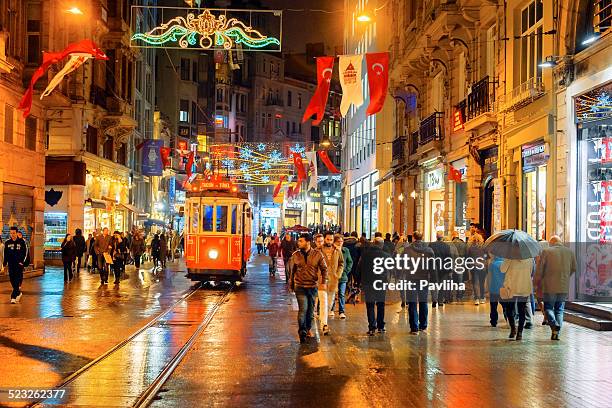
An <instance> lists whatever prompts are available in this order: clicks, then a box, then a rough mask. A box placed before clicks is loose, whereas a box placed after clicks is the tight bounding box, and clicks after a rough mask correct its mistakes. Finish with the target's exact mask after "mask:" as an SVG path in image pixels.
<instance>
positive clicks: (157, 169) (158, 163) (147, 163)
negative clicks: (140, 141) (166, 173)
mask: <svg viewBox="0 0 612 408" xmlns="http://www.w3.org/2000/svg"><path fill="white" fill-rule="evenodd" d="M163 144H164V141H163V140H145V141H144V146H143V148H142V174H143V175H144V176H161V175H162V172H163V167H162V160H161V154H160V149H161V148H162V147H163Z"/></svg>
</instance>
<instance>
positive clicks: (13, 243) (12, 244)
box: [3, 227, 28, 303]
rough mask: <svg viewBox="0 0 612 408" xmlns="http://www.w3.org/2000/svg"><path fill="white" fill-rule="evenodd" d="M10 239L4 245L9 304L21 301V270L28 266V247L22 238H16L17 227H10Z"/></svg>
mask: <svg viewBox="0 0 612 408" xmlns="http://www.w3.org/2000/svg"><path fill="white" fill-rule="evenodd" d="M9 234H10V239H8V240H7V241H6V243H5V244H4V265H3V266H8V272H9V278H10V281H11V286H12V287H13V292H12V293H11V303H19V301H20V300H21V295H22V293H21V283H22V282H23V268H24V267H26V266H28V265H27V264H28V261H27V259H28V246H27V245H26V243H25V241H24V240H23V238H19V237H18V236H17V227H11V229H10V231H9Z"/></svg>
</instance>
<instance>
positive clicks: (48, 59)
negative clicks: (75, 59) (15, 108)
mask: <svg viewBox="0 0 612 408" xmlns="http://www.w3.org/2000/svg"><path fill="white" fill-rule="evenodd" d="M71 54H89V55H91V57H92V58H95V59H103V60H107V59H108V57H107V56H106V54H104V52H103V51H102V50H101V49H100V48H98V46H97V45H96V44H95V43H94V42H93V41H91V40H81V41H78V42H76V43H72V44H70V45H68V46H67V47H66V48H64V49H63V50H62V51H60V52H43V62H42V64H41V65H40V67H38V68H37V69H36V71H34V74H33V75H32V79H31V80H30V86H28V89H27V90H26V92H25V93H24V94H23V97H22V98H21V101H20V102H19V109H22V110H23V117H24V118H27V117H28V115H29V114H30V109H31V108H32V94H33V93H34V84H36V81H38V80H39V79H40V78H41V77H42V76H43V75H44V74H45V72H47V70H48V69H49V67H50V66H51V65H53V64H55V63H57V62H60V61H61V60H63V59H64V58H66V57H67V56H69V55H71ZM49 92H50V91H49Z"/></svg>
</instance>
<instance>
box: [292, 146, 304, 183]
mask: <svg viewBox="0 0 612 408" xmlns="http://www.w3.org/2000/svg"><path fill="white" fill-rule="evenodd" d="M293 164H294V165H295V169H296V170H297V173H298V178H297V181H298V184H299V183H301V182H302V180H306V170H304V162H303V161H302V155H301V154H299V153H293Z"/></svg>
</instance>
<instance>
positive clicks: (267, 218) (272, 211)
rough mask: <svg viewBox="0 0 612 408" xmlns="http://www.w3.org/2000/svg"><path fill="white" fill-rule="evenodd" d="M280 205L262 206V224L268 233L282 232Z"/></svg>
mask: <svg viewBox="0 0 612 408" xmlns="http://www.w3.org/2000/svg"><path fill="white" fill-rule="evenodd" d="M280 218H281V209H280V207H262V208H261V218H260V219H261V225H262V226H263V231H265V232H266V233H270V232H271V233H272V234H274V233H279V232H280Z"/></svg>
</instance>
